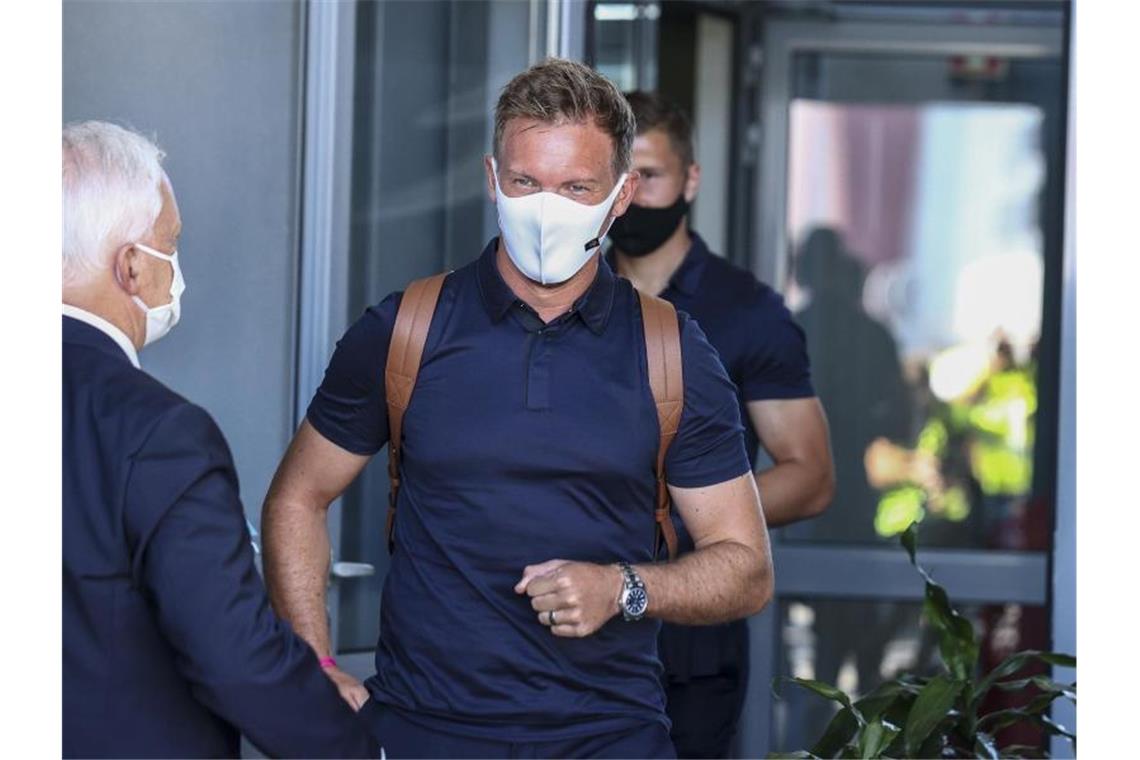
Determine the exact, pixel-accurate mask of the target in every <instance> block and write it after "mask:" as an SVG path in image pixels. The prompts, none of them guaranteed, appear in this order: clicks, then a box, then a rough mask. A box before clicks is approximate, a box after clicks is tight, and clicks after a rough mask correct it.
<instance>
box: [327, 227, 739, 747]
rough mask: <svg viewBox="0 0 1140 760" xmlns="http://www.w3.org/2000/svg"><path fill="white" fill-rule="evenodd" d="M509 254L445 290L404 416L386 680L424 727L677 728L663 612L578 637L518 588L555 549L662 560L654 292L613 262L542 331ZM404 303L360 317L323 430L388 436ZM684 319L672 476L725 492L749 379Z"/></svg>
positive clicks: (339, 366)
mask: <svg viewBox="0 0 1140 760" xmlns="http://www.w3.org/2000/svg"><path fill="white" fill-rule="evenodd" d="M496 245H497V240H493V241H492V242H491V243H490V244H489V245H488V246H487V248H486V249H485V250H484V252H483V254H482V256H481V257H480V258H479V259H478V260H476V261H475V262H473V263H472V264H469V265H468V266H466V267H464V268H462V269H460V270H458V271H456V272H454V273H452V274H451V275H450V276H449V277H448V278H447V280H446V281H445V283H444V286H443V290H442V292H441V294H440V300H439V306H438V307H437V309H436V313H435V318H434V320H433V321H432V325H431V330H430V331H429V334H428V338H427V343H426V346H425V349H424V357H423V363H422V365H421V369H420V374H419V379H418V381H417V383H416V388H415V392H414V393H413V395H412V399H411V403H410V405H409V408H408V410H407V412H406V414H405V417H404V427H403V434H404V442H403V450H402V454H403V458H402V468H403V469H402V479H401V489H400V494H399V504H398V511H397V519H396V541H397V549H396V552H395V554H394V555H393V558H392V564H391V568H390V570H389V573H388V576H387V578H386V579H385V583H384V592H383V598H382V607H381V610H382V612H381V631H380V642H379V645H378V647H377V651H376V669H377V674H376V676H374V677H373V678H372V679H370V680H369V682H368V687H369V690H370V691H371V693H372V695H373V697H374V698H375V699H377V700H378V701H379V702H381V703H384V704H387V705H389V706H391V707H394V708H396V709H399V710H402V711H405V712H406V713H410V716H409V717H413V718H414V719H416V720H420V721H423V722H427V723H429V724H430V725H438V726H440V727H441V728H442V727H446V729H447V730H450V731H460V732H463V733H468V734H471V735H483V736H494V737H498V738H503V739H506V740H517V741H526V740H534V741H537V740H542V739H553V738H563V737H573V736H579V735H584V734H588V733H593V732H597V731H603V730H619V729H622V728H625V727H627V726H634V725H637V724H639V723H645V722H648V721H654V720H660V721H663V722H666V723H667V719H666V718H665V715H664V694H663V691H662V688H661V684H660V681H659V676H660V673H661V666H660V663H659V660H658V658H657V646H656V636H657V631H658V628H659V624H658V623H657V622H656V621H653V620H649V619H646V620H643V621H641V622H638V623H626V622H624V621H623V620H622V619H621V618H620V616H619V617H617V618H614V619H612V620H611V621H610V622H609V623H607V624H606V625H605V626H603V627H602V629H601V630H599V631H598V632H597V633H595V634H593V635H592V636H589V637H586V638H582V639H571V638H559V637H556V636H554V635H552V634H551V633H550V631H549V629H548V628H546V627H544V626H542V625H541V624H540V623H539V622H538V619H537V616H536V614H535V613H534V611H533V610H532V609H531V606H530V600H529V598H528V597H526V596H518V595H516V594H515V593H514V591H513V586H514V585H515V583H517V582H518V580H519V578H520V577H521V575H522V571H523V568H524V567H525V566H527V565H531V564H536V563H539V562H542V561H545V560H548V559H568V560H580V561H586V562H597V563H612V562H616V561H618V560H623V559H624V560H628V561H630V562H634V563H637V562H642V563H644V562H650V561H652V559H653V557H652V553H653V541H654V535H655V525H654V521H653V501H654V493H655V490H654V474H653V466H654V461H655V456H656V451H657V441H658V426H657V416H656V411H655V407H654V404H653V398H652V394H651V393H650V390H649V383H648V377H647V373H646V367H645V343H644V333H643V329H642V324H641V310H640V307H639V304H638V300H637V296H636V293H635V292H634V290H633V288H632V286H631V285H630V284H629V282H628V281H626V280H622V279H619V278H617V277H615V276H614V274H613V273H612V271H611V270H610V268H609V267H608V266H607V265H605V264H604V263H603V264H602V265H601V266H599V267H598V275H597V277H596V279H595V281H594V283H593V284H592V286H591V287H590V289H589V290H588V291H587V292H586V294H585V295H583V296H582V298H581V299H579V301H578V302H577V303H576V304H575V305H574V307H573V309H572V310H571V311H570V312H568V313H567V314H565V315H563V316H561V317H559V318H557V319H555V320H553V321H552V322H550V323H549V324H543V323H542V321H541V320H540V319H539V318H538V316H537V314H536V313H534V312H533V311H532V310H531V309H530V307H528V306H526V305H525V304H524V303H523V302H522V301H520V300H518V299H517V298H516V297H515V296H514V294H513V293H512V292H511V290H510V289H509V287H508V286H507V285H506V283H505V282H504V281H503V279H502V277H501V276H500V275H499V272H498V270H497V268H496V265H495V255H496ZM399 299H400V295H399V294H393V295H391V296H389V297H388V298H386V299H384V300H383V301H381V302H380V303H379V304H378V305H376V306H374V307H371V308H369V309H368V310H367V311H366V312H365V314H364V315H363V316H362V317H361V318H360V319H359V320H358V321H357V322H356V323H355V324H354V325H353V326H352V327H351V328H349V330H348V332H347V333H346V334H345V336H344V337H343V338H342V339H341V341H340V342H339V343H338V344H337V349H336V352H335V354H334V355H333V358H332V361H331V363H330V364H329V368H328V370H327V372H326V374H325V379H324V382H323V383H322V385H321V387H320V389H319V390H318V392H317V394H316V396H315V397H314V399H313V401H312V403H311V404H310V406H309V410H308V420H309V422H310V423H311V424H312V425H313V426H314V427H315V428H316V429H317V430H318V431H319V432H320V433H321V434H322V435H324V436H325V437H326V438H328V439H329V440H331V441H333V442H334V443H336V444H337V445H339V446H341V447H342V448H345V449H347V450H349V451H352V452H355V453H358V454H373V453H375V452H377V451H378V450H379V449H380V448H381V447H382V446H383V445H384V444H385V443H386V442H387V440H388V422H387V415H386V407H385V401H384V388H383V370H384V364H385V361H386V356H387V350H388V343H389V340H390V335H391V329H392V325H393V323H394V321H395V315H396V310H397V308H398V305H399ZM678 319H679V321H680V325H681V342H682V353H683V366H684V378H685V406H684V411H683V414H682V418H681V425H680V430H679V431H678V434H677V438H676V439H675V440H674V442H673V444H672V446H671V447H670V449H669V452H668V455H667V462H666V467H667V472H668V480H669V482H670V483H672V484H673V485H676V486H680V487H699V486H707V485H712V484H715V483H720V482H723V481H726V480H730V479H733V478H736V477H739V476H740V475H743V474H745V473H746V472H748V471H749V462H748V460H747V457H746V454H745V447H744V438H743V428H742V425H741V421H740V412H739V406H738V404H737V400H736V393H735V389H734V388H733V386H732V383H731V382H730V381H729V379H728V377H727V375H726V374H725V371H724V368H723V367H722V366H721V364H720V361H719V360H718V358H717V355H716V352H715V351H714V350H713V349H712V347H711V346H710V345H709V343H708V341H707V340H706V339H705V337H704V334H703V333H702V332H701V330H700V328H699V327H697V325H696V324H695V323H694V322H693V321H692V320H690V319H689V318H688V317H687V316H685V315H684V314H679V316H678ZM376 508H377V509H383V508H384V506H383V504H380V503H377V505H376ZM377 540H382V537H380V536H377ZM616 591H617V590H616V588H615V593H616Z"/></svg>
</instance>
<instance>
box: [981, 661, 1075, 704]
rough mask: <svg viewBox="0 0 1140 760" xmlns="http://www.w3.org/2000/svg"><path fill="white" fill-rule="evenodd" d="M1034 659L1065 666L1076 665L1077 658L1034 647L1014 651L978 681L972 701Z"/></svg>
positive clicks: (1073, 666) (1072, 666) (1071, 666)
mask: <svg viewBox="0 0 1140 760" xmlns="http://www.w3.org/2000/svg"><path fill="white" fill-rule="evenodd" d="M1034 660H1037V661H1039V662H1044V663H1048V664H1049V665H1057V666H1060V667H1065V668H1075V667H1077V658H1076V657H1073V656H1072V655H1071V654H1061V653H1059V652H1041V651H1038V650H1036V649H1026V650H1025V651H1024V652H1016V653H1014V654H1011V655H1010V656H1009V657H1006V658H1005V659H1004V660H1002V661H1001V663H1000V664H999V665H998V666H997V667H996V668H994V669H993V670H991V671H990V672H989V673H987V674H986V677H985V678H983V679H982V680H981V681H980V682H978V687H977V688H976V689H974V696H973V702H975V703H976V702H977V701H978V700H980V699H981V698H982V697H983V696H985V694H986V692H987V691H989V690H990V689H991V688H993V685H994V684H995V683H996V682H997V681H1000V680H1001V679H1003V678H1006V677H1007V676H1011V675H1013V674H1014V673H1016V672H1017V671H1019V670H1021V669H1022V668H1024V667H1025V666H1026V665H1028V664H1029V663H1030V662H1032V661H1034ZM1076 686H1077V685H1076V684H1073V690H1074V692H1075V691H1076Z"/></svg>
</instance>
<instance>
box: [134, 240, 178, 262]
mask: <svg viewBox="0 0 1140 760" xmlns="http://www.w3.org/2000/svg"><path fill="white" fill-rule="evenodd" d="M132 245H133V246H134V247H135V248H138V249H139V250H140V251H142V252H143V253H145V254H147V255H148V256H154V257H155V258H156V259H162V260H163V261H169V262H171V263H174V257H175V256H177V255H178V250H177V249H175V251H174V253H162V252H161V251H156V250H155V249H153V248H151V247H150V246H149V245H144V244H142V243H132Z"/></svg>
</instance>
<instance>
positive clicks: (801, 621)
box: [772, 599, 1049, 752]
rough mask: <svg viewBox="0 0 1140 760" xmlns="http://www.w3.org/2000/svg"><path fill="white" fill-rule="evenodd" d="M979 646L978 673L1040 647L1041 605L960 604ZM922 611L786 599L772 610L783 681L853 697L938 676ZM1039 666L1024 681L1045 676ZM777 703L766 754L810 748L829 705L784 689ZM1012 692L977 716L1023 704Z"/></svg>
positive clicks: (1022, 734) (1015, 738)
mask: <svg viewBox="0 0 1140 760" xmlns="http://www.w3.org/2000/svg"><path fill="white" fill-rule="evenodd" d="M959 612H961V613H962V614H963V615H964V616H965V617H966V618H968V619H969V620H970V621H971V622H973V624H974V630H975V631H976V632H977V635H978V640H979V642H980V647H979V650H980V657H979V664H980V667H981V669H982V670H983V671H988V670H989V669H990V668H992V667H994V666H995V665H997V664H998V663H999V662H1001V660H1003V659H1004V658H1005V657H1006V656H1008V655H1009V654H1012V653H1013V652H1017V651H1021V650H1023V649H1046V648H1048V643H1049V641H1048V615H1047V612H1046V609H1045V608H1044V607H1026V606H1021V605H1016V604H995V605H985V606H969V607H967V606H962V607H959ZM921 614H922V605H921V604H919V603H900V602H862V601H839V600H833V599H792V600H786V601H785V602H784V603H783V604H781V606H780V617H781V632H782V649H783V653H784V656H783V658H782V662H781V665H780V672H781V674H782V675H783V676H786V677H787V676H796V677H799V678H813V679H817V680H821V681H825V682H827V683H830V684H833V685H835V686H838V687H839V688H841V689H843V690H844V691H845V692H847V693H848V694H849V695H851V696H853V697H855V698H858V697H859V696H861V695H864V694H867V693H868V692H869V691H871V690H872V689H874V688H875V687H876V686H878V685H879V684H881V683H883V682H884V681H887V680H890V679H891V678H894V677H895V676H897V675H900V674H902V673H911V674H916V675H932V674H935V673H938V672H940V668H941V665H940V659H939V655H938V640H937V638H936V636H935V634H934V632H933V631H932V630H931V629H930V628H929V627H928V626H927V625H925V624H924V623H922V622H921ZM1045 672H1046V670H1045V668H1043V667H1036V666H1035V667H1034V668H1033V669H1031V670H1030V669H1027V670H1026V671H1025V672H1024V675H1030V674H1037V673H1045ZM778 691H779V693H780V695H781V696H782V698H778V699H776V700H774V702H773V732H772V737H773V747H772V751H774V752H791V751H794V750H799V749H811V747H812V745H813V744H814V743H815V741H816V740H818V739H819V738H820V737H821V736H822V735H823V730H824V728H825V727H826V726H827V723H828V721H829V720H831V717H832V715H834V713H835V708H834V703H831V702H828V701H827V700H824V699H823V698H822V697H817V696H815V695H814V694H811V693H809V692H806V691H804V690H803V689H800V688H799V687H796V686H792V685H790V684H781V685H780V686H779V688H778ZM1025 701H1026V696H1025V695H1024V694H1020V693H1013V694H1011V693H998V694H995V695H992V696H991V697H989V698H987V699H986V701H985V702H984V704H983V705H982V708H981V709H982V712H983V713H986V712H990V711H993V710H998V709H1004V708H1008V707H1014V706H1018V705H1022V704H1024V703H1025ZM1044 738H1045V737H1044V736H1043V734H1042V733H1041V732H1040V731H1039V730H1037V729H1025V728H1020V727H1017V728H1013V729H1010V730H1007V731H1004V732H1002V733H1000V734H999V736H998V740H999V742H1000V743H1001V745H1002V746H1007V745H1009V744H1028V745H1034V746H1043V741H1044Z"/></svg>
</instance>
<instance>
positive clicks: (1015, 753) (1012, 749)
mask: <svg viewBox="0 0 1140 760" xmlns="http://www.w3.org/2000/svg"><path fill="white" fill-rule="evenodd" d="M1027 752H1028V753H1030V754H1028V755H1027V754H1026V753H1027ZM1001 753H1002V755H1004V756H1005V757H1049V753H1048V752H1044V751H1042V749H1041V748H1040V747H1035V746H1033V745H1032V744H1010V745H1009V746H1008V747H1002V750H1001Z"/></svg>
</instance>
